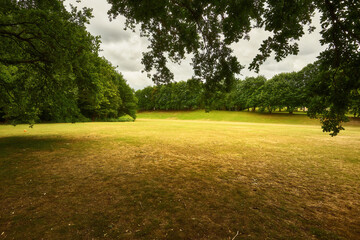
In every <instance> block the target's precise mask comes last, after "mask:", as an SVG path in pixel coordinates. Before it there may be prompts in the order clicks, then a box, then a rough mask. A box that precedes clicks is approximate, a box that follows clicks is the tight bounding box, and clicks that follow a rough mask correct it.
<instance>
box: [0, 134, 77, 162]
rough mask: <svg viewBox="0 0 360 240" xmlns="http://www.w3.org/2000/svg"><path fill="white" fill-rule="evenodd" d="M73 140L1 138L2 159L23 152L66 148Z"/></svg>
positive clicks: (61, 138)
mask: <svg viewBox="0 0 360 240" xmlns="http://www.w3.org/2000/svg"><path fill="white" fill-rule="evenodd" d="M70 141H71V139H68V138H63V137H57V136H53V137H39V136H15V137H4V138H0V149H1V150H2V151H1V152H0V157H6V155H8V154H12V153H16V152H21V151H41V150H53V149H54V148H55V147H59V146H61V145H63V146H66V144H68V143H69V142H70Z"/></svg>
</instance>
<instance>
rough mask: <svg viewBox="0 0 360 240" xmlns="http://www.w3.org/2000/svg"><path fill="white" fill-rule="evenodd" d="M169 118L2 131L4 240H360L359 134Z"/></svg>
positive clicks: (258, 118) (297, 124) (298, 124)
mask: <svg viewBox="0 0 360 240" xmlns="http://www.w3.org/2000/svg"><path fill="white" fill-rule="evenodd" d="M161 114H163V113H141V114H139V119H138V120H137V121H136V122H125V123H124V122H123V123H76V124H38V125H35V126H34V128H33V129H29V128H28V126H27V125H18V126H16V127H13V126H5V125H2V126H0V206H1V208H0V239H237V240H240V239H359V236H360V217H359V216H360V127H359V126H357V124H355V123H352V124H350V125H349V126H347V127H346V130H345V131H343V132H341V133H340V135H339V136H337V137H333V138H332V137H330V136H329V135H328V134H327V133H323V132H322V131H321V129H320V126H319V125H318V123H317V121H316V120H315V122H312V124H311V123H310V122H307V123H305V122H302V121H313V120H306V119H305V118H302V120H298V118H299V117H296V116H290V117H288V116H287V115H284V116H281V117H279V119H277V120H276V121H275V120H274V121H272V120H273V119H272V120H264V118H262V115H260V114H256V115H254V114H253V115H252V116H251V115H249V116H248V119H250V118H252V119H253V120H251V121H250V120H248V121H245V120H244V122H248V123H244V122H236V119H235V118H236V116H235V115H234V119H233V120H231V119H227V118H225V119H213V120H224V121H223V122H221V121H204V119H209V118H204V119H202V118H193V119H198V120H191V117H187V116H184V115H186V114H185V113H173V114H177V117H171V118H178V119H187V121H180V120H168V119H161V120H157V119H150V118H156V116H159V115H161ZM193 114H196V112H195V113H193ZM199 114H200V113H199ZM204 114H205V113H204ZM214 114H218V112H214ZM246 114H250V113H246ZM179 116H180V117H179ZM181 116H183V117H181ZM217 117H219V116H217ZM293 117H295V118H296V121H294V120H293V119H292V118H293ZM301 117H305V116H300V118H301ZM162 118H168V117H166V116H165V117H162ZM237 118H238V120H239V118H241V117H239V116H238V117H237ZM300 118H299V119H300ZM254 119H255V120H254ZM289 119H290V120H289ZM262 121H263V122H264V121H265V122H268V123H260V122H262ZM275 123H277V124H275ZM289 123H290V124H289ZM24 129H26V130H27V132H24Z"/></svg>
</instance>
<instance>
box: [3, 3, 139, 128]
mask: <svg viewBox="0 0 360 240" xmlns="http://www.w3.org/2000/svg"><path fill="white" fill-rule="evenodd" d="M91 17H92V14H91V9H88V8H84V9H82V10H78V9H77V8H75V7H72V6H71V10H70V11H68V10H67V9H66V8H65V7H64V4H63V1H58V0H50V1H42V0H21V1H15V0H5V1H1V3H0V43H1V44H0V114H1V118H2V119H3V120H4V119H5V120H8V121H12V122H13V123H17V122H26V123H30V124H32V123H34V122H36V121H39V120H40V119H41V120H47V121H76V120H79V118H82V117H87V118H93V119H100V118H117V117H119V116H121V115H123V114H129V115H131V116H132V117H134V118H135V110H136V107H135V104H136V99H135V98H134V94H133V91H132V89H130V87H129V86H128V85H127V84H126V81H125V80H124V79H123V77H122V75H121V74H119V73H117V72H116V71H115V68H114V67H113V66H112V65H111V63H109V62H108V61H107V60H105V59H103V58H100V57H99V56H98V52H99V44H100V39H99V38H98V37H94V36H92V35H91V34H90V33H89V32H87V31H86V27H85V23H88V20H89V19H90V18H91Z"/></svg>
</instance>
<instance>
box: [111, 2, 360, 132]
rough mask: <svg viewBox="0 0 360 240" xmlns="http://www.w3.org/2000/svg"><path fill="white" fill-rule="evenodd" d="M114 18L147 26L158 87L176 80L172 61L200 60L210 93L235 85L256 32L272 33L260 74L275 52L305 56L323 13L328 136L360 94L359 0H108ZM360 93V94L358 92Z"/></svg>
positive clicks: (322, 109)
mask: <svg viewBox="0 0 360 240" xmlns="http://www.w3.org/2000/svg"><path fill="white" fill-rule="evenodd" d="M108 2H109V3H110V4H111V5H112V7H111V9H110V10H109V15H110V16H111V17H112V18H116V17H117V16H118V15H123V16H125V17H126V27H128V28H130V29H135V28H136V26H137V25H139V26H140V29H141V34H142V35H143V36H147V37H148V38H149V40H150V50H149V51H148V52H146V53H144V55H143V60H142V62H143V64H144V65H145V70H146V71H147V72H151V70H153V69H155V70H156V71H157V72H156V73H155V74H153V75H152V78H153V80H154V82H156V83H164V82H169V81H170V80H171V79H172V78H173V74H172V73H171V71H170V70H169V69H168V67H167V65H166V64H167V61H168V59H169V60H171V61H173V62H180V61H181V60H182V59H184V58H185V56H186V54H192V55H193V58H192V62H193V68H194V73H195V75H196V76H198V77H200V78H201V79H204V80H205V88H206V90H207V91H210V92H211V91H212V92H214V91H216V89H217V88H218V87H219V86H224V85H225V86H229V85H231V84H232V82H233V80H234V75H235V74H237V73H239V72H240V70H241V69H242V68H243V66H242V65H241V64H240V63H239V62H238V60H237V58H236V56H235V55H234V54H233V53H232V49H231V47H230V45H231V44H232V43H234V42H238V41H239V40H240V39H249V32H250V30H251V29H253V28H264V29H265V30H266V31H268V32H270V33H271V34H272V35H271V36H270V37H269V38H267V39H265V40H264V41H263V43H262V45H261V47H260V49H259V54H258V55H257V56H256V57H255V58H254V59H253V62H252V63H251V64H250V66H249V68H250V69H254V70H256V71H258V70H259V67H260V65H261V64H262V63H264V61H265V60H266V59H267V58H269V57H270V55H271V53H274V55H275V59H276V60H277V61H280V60H281V59H283V58H285V57H286V56H288V55H289V54H297V53H298V51H299V47H298V44H297V41H298V40H299V39H300V38H301V37H302V36H303V35H304V34H305V32H306V31H309V32H312V31H313V30H314V26H312V25H311V23H312V16H313V15H314V14H315V12H318V13H319V14H320V22H321V31H320V33H321V37H322V38H321V40H320V41H321V43H322V44H323V45H326V46H327V48H326V50H324V51H323V52H322V53H321V54H320V56H319V61H318V64H319V66H318V67H319V70H320V74H319V75H318V76H317V80H318V85H317V87H314V89H313V91H314V94H316V95H317V96H318V105H317V106H316V107H315V108H312V111H311V113H312V115H311V116H312V117H320V118H321V121H322V123H323V129H324V131H329V132H332V134H333V135H336V134H337V133H338V132H339V131H340V130H341V129H343V128H342V126H341V123H342V122H343V121H346V120H347V118H346V116H345V113H346V112H347V111H348V108H349V106H350V105H351V104H352V103H353V101H352V100H351V98H350V96H353V95H354V94H351V92H359V88H360V71H359V70H358V66H360V48H359V44H360V21H359V19H360V2H359V1H357V0H337V1H334V0H288V1H274V0H259V1H253V0H245V1H237V0H223V1H210V0H205V1H204V0H163V1H158V0H147V1H132V0H121V1H120V0H108ZM355 95H356V94H355Z"/></svg>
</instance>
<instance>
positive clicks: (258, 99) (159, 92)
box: [136, 63, 360, 116]
mask: <svg viewBox="0 0 360 240" xmlns="http://www.w3.org/2000/svg"><path fill="white" fill-rule="evenodd" d="M319 74H320V70H319V69H318V64H317V63H315V64H309V65H308V66H306V67H305V68H304V69H302V70H301V71H299V72H292V73H281V74H278V75H275V76H274V77H272V78H271V79H269V80H267V79H266V78H265V77H263V76H258V77H248V78H245V79H244V80H239V79H237V80H235V81H234V84H233V86H232V88H231V89H230V91H229V92H227V93H223V92H221V91H217V92H214V93H213V94H212V98H211V101H209V104H210V106H209V108H211V109H217V110H230V111H242V110H248V111H255V110H257V111H261V112H264V111H266V112H269V113H271V112H274V111H275V110H279V111H281V110H283V109H284V110H286V111H287V112H289V113H290V114H291V113H293V112H294V111H295V110H297V109H299V108H302V109H304V108H305V107H306V108H309V107H310V106H312V107H313V108H315V107H316V104H318V98H319V96H318V95H317V94H316V92H314V91H313V89H314V85H317V84H319V79H318V76H319ZM195 83H196V87H194V84H195ZM204 94H205V90H204V84H203V83H202V82H200V81H196V80H194V79H190V80H188V81H187V82H184V81H181V82H177V83H169V84H165V85H160V86H153V87H151V86H149V87H146V88H144V89H142V90H138V91H136V96H137V98H138V100H139V105H138V107H139V109H140V110H195V109H203V108H205V106H206V103H205V97H204ZM359 100H360V98H359V91H357V92H354V93H353V96H352V97H351V101H352V102H353V104H352V106H351V107H350V108H349V109H348V112H350V113H352V114H354V115H355V116H356V115H357V114H358V112H359ZM311 114H312V112H311V111H310V112H309V115H311Z"/></svg>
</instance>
